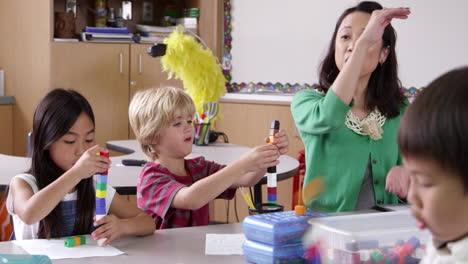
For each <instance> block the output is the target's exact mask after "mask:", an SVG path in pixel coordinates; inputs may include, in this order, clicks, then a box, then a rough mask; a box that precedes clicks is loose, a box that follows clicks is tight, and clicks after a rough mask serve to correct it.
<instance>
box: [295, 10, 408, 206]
mask: <svg viewBox="0 0 468 264" xmlns="http://www.w3.org/2000/svg"><path fill="white" fill-rule="evenodd" d="M409 14H410V10H409V9H408V8H385V9H383V8H382V6H381V5H380V4H378V3H376V2H370V1H366V2H361V3H359V4H358V5H357V6H355V7H352V8H349V9H347V10H345V11H344V13H343V14H342V15H341V16H340V18H339V19H338V21H337V24H336V27H335V32H334V33H333V36H332V40H331V42H330V45H329V50H328V53H327V55H326V57H325V59H324V60H323V62H322V65H321V68H320V77H319V78H320V80H319V86H318V88H317V89H315V90H303V91H300V92H298V93H297V94H296V95H295V96H294V99H293V101H292V103H291V112H292V115H293V117H294V120H295V122H296V126H297V128H298V130H299V132H300V135H301V138H302V140H303V143H304V145H305V149H306V175H305V179H304V188H305V187H306V186H307V184H308V183H309V182H310V181H311V180H313V179H314V178H316V177H322V178H323V180H324V186H325V190H324V191H323V192H322V194H321V195H319V196H318V197H315V198H314V199H311V198H310V197H304V200H305V203H306V205H307V206H308V207H309V208H311V209H312V210H316V211H322V212H340V211H351V210H360V209H367V208H372V207H373V206H375V205H376V204H394V203H398V201H399V199H398V197H397V196H396V195H394V194H392V193H389V192H386V191H385V181H386V176H387V173H388V172H389V171H390V169H391V168H392V167H394V166H397V165H401V156H400V152H399V151H398V146H397V128H398V124H399V122H400V118H401V116H402V115H403V112H404V110H405V108H406V105H407V100H405V97H404V95H403V93H402V91H401V83H400V80H399V78H398V71H397V65H398V63H397V58H396V53H395V43H396V33H395V30H394V29H393V27H392V25H391V24H390V22H391V21H392V19H396V18H397V19H406V18H407V17H408V15H409ZM306 194H307V193H305V195H306Z"/></svg>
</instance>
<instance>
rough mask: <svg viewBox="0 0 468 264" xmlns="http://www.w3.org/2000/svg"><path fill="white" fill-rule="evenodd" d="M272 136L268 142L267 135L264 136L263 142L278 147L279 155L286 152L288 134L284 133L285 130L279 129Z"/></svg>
mask: <svg viewBox="0 0 468 264" xmlns="http://www.w3.org/2000/svg"><path fill="white" fill-rule="evenodd" d="M274 136H275V139H274V140H273V142H270V138H269V137H267V138H265V142H266V143H270V144H274V145H276V146H277V147H278V151H279V153H280V155H283V154H286V153H287V152H288V147H289V139H288V135H287V134H286V131H284V130H280V131H279V132H278V133H276V134H275V135H274Z"/></svg>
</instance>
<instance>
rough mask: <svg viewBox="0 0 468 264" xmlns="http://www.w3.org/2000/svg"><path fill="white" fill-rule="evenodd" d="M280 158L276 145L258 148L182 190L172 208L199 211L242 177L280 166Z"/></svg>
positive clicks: (175, 197) (173, 201)
mask: <svg viewBox="0 0 468 264" xmlns="http://www.w3.org/2000/svg"><path fill="white" fill-rule="evenodd" d="M278 157H279V152H278V149H277V147H276V146H275V145H262V146H259V147H256V148H254V149H252V150H250V151H249V152H247V153H246V154H244V155H243V156H242V157H241V159H239V160H237V161H235V162H233V163H231V164H230V165H228V166H226V167H225V168H223V169H222V170H219V171H218V172H216V173H214V174H212V175H210V176H208V177H206V178H204V179H202V180H199V181H197V182H195V183H194V184H192V185H191V186H190V187H183V188H181V189H180V190H179V191H178V192H177V193H176V195H175V196H174V199H173V200H172V204H171V207H173V208H179V209H189V210H197V209H199V208H201V207H203V206H204V205H206V204H207V203H209V202H210V201H212V200H213V199H215V198H216V197H218V196H219V195H220V194H221V193H222V192H224V191H225V190H227V189H228V188H230V187H231V186H233V185H234V184H235V183H236V181H237V180H238V179H239V177H240V175H245V174H247V173H249V172H252V171H259V170H260V169H263V170H264V169H266V168H267V167H271V166H276V165H278V161H277V159H278Z"/></svg>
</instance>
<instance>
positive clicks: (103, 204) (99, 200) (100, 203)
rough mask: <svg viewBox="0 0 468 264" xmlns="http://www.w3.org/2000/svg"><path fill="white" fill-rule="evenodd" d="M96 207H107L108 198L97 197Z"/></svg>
mask: <svg viewBox="0 0 468 264" xmlns="http://www.w3.org/2000/svg"><path fill="white" fill-rule="evenodd" d="M96 207H106V198H98V197H96Z"/></svg>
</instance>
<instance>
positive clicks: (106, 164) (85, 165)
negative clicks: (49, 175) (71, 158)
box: [70, 145, 111, 179]
mask: <svg viewBox="0 0 468 264" xmlns="http://www.w3.org/2000/svg"><path fill="white" fill-rule="evenodd" d="M98 152H109V151H108V150H107V149H105V148H103V147H100V146H99V145H96V146H94V147H92V148H90V149H88V150H87V151H85V152H84V153H83V155H81V157H80V159H79V160H78V161H77V162H76V163H75V165H73V167H72V168H71V169H70V170H73V171H74V172H75V173H77V174H78V175H79V176H80V178H82V179H86V178H89V177H91V176H93V175H94V174H96V173H99V172H103V171H106V170H108V169H109V168H110V164H111V161H110V159H109V158H107V157H104V156H100V155H98V154H97V153H98Z"/></svg>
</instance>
